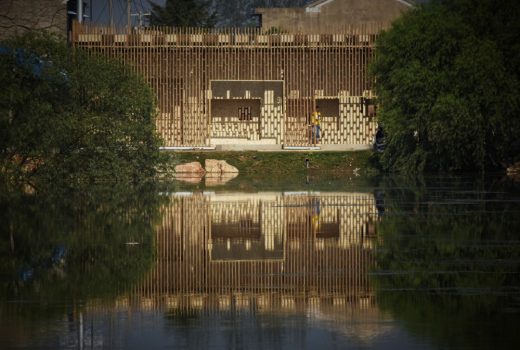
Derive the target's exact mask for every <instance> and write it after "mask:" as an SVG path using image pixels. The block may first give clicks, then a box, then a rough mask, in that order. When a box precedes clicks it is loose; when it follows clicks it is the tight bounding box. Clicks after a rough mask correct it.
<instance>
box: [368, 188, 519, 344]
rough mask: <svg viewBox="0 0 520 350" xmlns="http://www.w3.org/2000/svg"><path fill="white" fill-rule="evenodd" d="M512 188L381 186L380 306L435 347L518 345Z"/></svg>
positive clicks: (516, 220) (515, 215)
mask: <svg viewBox="0 0 520 350" xmlns="http://www.w3.org/2000/svg"><path fill="white" fill-rule="evenodd" d="M515 190H516V191H517V190H518V189H511V188H505V187H504V184H486V183H481V184H479V185H472V184H471V182H465V181H463V180H460V179H459V180H458V181H457V182H456V183H454V182H453V181H451V180H449V179H440V180H439V179H438V180H436V181H433V182H432V181H431V180H426V181H425V182H424V183H423V184H422V186H409V184H406V185H405V186H403V185H402V184H401V183H389V184H387V185H386V189H385V204H386V206H387V211H386V214H385V216H384V218H383V219H382V221H381V223H380V227H379V229H380V231H379V232H380V234H381V236H380V238H381V243H380V248H379V249H378V255H377V260H378V264H379V268H380V269H381V270H382V273H381V274H378V275H377V276H378V277H377V278H376V282H377V291H378V297H379V304H380V306H381V308H382V309H385V310H388V311H390V312H391V313H392V314H393V316H394V317H396V318H397V319H399V320H401V321H402V322H403V323H404V324H405V325H406V326H407V327H408V328H410V329H411V330H412V331H414V332H416V333H418V334H421V335H427V336H428V337H432V338H433V340H434V341H436V342H437V343H439V344H440V345H441V346H442V347H446V346H464V347H470V348H474V347H482V348H490V347H496V348H506V347H511V345H512V344H513V343H516V345H518V344H520V337H519V335H518V332H517V330H516V327H517V325H518V321H520V315H519V313H518V289H519V286H520V283H519V282H520V281H519V276H520V263H519V260H518V257H519V256H520V245H519V244H518V232H519V229H520V215H518V214H519V211H520V205H519V203H518V201H516V202H515V201H513V200H512V197H513V195H511V193H514V191H515ZM516 193H518V192H516ZM500 345H502V347H501V346H500ZM513 348H514V347H513Z"/></svg>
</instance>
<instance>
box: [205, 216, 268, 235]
mask: <svg viewBox="0 0 520 350" xmlns="http://www.w3.org/2000/svg"><path fill="white" fill-rule="evenodd" d="M260 236H261V232H260V223H258V222H253V221H252V220H251V219H244V220H240V221H238V222H230V223H227V222H226V223H211V237H212V238H213V239H218V238H245V239H247V238H252V239H259V238H260Z"/></svg>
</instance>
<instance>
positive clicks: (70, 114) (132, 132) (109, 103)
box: [0, 33, 159, 186]
mask: <svg viewBox="0 0 520 350" xmlns="http://www.w3.org/2000/svg"><path fill="white" fill-rule="evenodd" d="M2 45H3V46H6V47H9V48H12V50H16V49H20V48H21V49H23V52H24V55H25V56H26V57H38V58H40V59H42V60H43V61H44V62H45V65H44V67H43V69H42V74H41V76H38V75H35V74H34V73H33V69H32V66H31V65H30V64H20V62H18V61H17V59H16V55H15V54H14V51H13V54H5V55H0V67H1V68H0V72H1V73H0V84H1V85H2V86H3V87H4V88H3V89H2V91H1V92H0V133H1V135H0V166H1V169H2V173H3V174H4V175H6V174H7V175H8V177H9V178H10V179H11V181H28V182H30V183H32V184H33V185H35V186H38V183H39V182H40V183H42V182H50V181H54V180H56V179H58V178H59V179H64V180H65V181H70V182H85V181H95V180H99V179H103V178H107V177H110V178H117V179H120V180H124V181H135V180H137V179H141V178H143V177H149V176H152V175H153V174H154V165H155V163H156V162H157V161H158V145H159V141H158V138H157V136H156V134H155V131H154V128H155V126H154V125H155V123H154V117H155V107H154V103H153V95H152V92H151V90H150V89H149V88H148V86H147V85H146V84H145V83H144V82H143V81H142V80H141V78H139V77H138V76H137V75H136V74H134V73H132V72H130V70H129V69H128V68H125V67H123V66H122V65H121V64H119V63H117V62H115V61H110V60H107V59H102V58H100V57H95V56H90V55H88V54H87V53H86V52H83V51H80V50H71V49H69V48H68V47H67V46H66V44H65V42H64V41H61V40H60V39H58V38H56V37H53V36H50V35H49V34H45V33H28V34H25V35H23V36H21V37H18V38H14V39H11V40H9V41H7V42H4V43H2Z"/></svg>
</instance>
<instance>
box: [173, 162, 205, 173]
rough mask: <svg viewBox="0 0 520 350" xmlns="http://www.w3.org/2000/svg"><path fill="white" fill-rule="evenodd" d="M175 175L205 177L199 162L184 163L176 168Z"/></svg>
mask: <svg viewBox="0 0 520 350" xmlns="http://www.w3.org/2000/svg"><path fill="white" fill-rule="evenodd" d="M175 173H190V174H202V175H204V168H203V167H202V165H201V164H200V163H199V162H191V163H184V164H179V165H176V166H175Z"/></svg>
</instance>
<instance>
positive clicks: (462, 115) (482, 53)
mask: <svg viewBox="0 0 520 350" xmlns="http://www.w3.org/2000/svg"><path fill="white" fill-rule="evenodd" d="M519 15H520V6H518V4H517V3H516V2H515V1H513V0H504V1H500V2H496V1H492V0H453V1H435V2H432V3H430V4H426V5H422V6H420V7H419V8H418V9H415V10H412V11H409V12H408V13H407V14H405V15H404V16H403V17H402V18H401V19H399V20H398V21H396V22H395V23H394V24H393V26H392V28H391V29H390V30H388V31H387V32H385V33H383V34H382V35H381V36H380V39H379V41H378V46H377V48H378V51H377V55H376V59H375V62H374V64H373V66H372V70H373V73H374V76H375V78H376V90H377V94H378V96H379V102H380V106H381V108H380V113H379V116H378V118H379V121H380V122H382V123H383V124H384V127H385V130H386V134H387V148H386V150H385V152H384V153H383V155H382V157H381V159H382V163H383V165H384V167H385V168H386V169H387V170H400V171H423V170H434V171H439V170H452V171H460V170H475V169H480V170H484V169H485V168H488V167H497V166H499V165H500V164H507V163H510V162H512V161H515V160H517V159H518V157H519V156H520V143H519V142H518V132H520V118H518V115H519V113H520V77H519V74H518V72H519V70H518V63H519V61H518V57H519V55H518V53H519V52H520V51H519V47H520V46H519V45H518V40H517V38H518V35H519V33H520V32H519V24H518V21H516V18H518V16H519Z"/></svg>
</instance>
